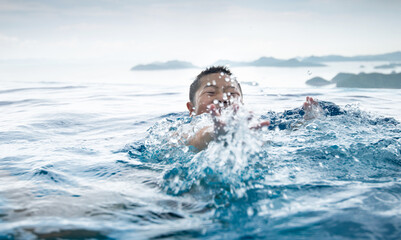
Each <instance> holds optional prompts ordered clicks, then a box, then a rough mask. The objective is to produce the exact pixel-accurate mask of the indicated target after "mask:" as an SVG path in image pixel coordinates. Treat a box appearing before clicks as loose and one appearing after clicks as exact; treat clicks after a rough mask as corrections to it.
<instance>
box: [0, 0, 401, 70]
mask: <svg viewBox="0 0 401 240" xmlns="http://www.w3.org/2000/svg"><path fill="white" fill-rule="evenodd" d="M399 12H401V1H385V2H382V1H378V0H365V1H362V0H353V1H345V0H340V1H334V0H324V1H318V0H300V1H289V0H287V1H281V2H276V1H261V0H253V1H247V2H242V1H226V0H224V1H202V2H201V1H191V2H189V1H184V0H176V1H169V2H165V1H161V0H150V1H146V2H144V1H128V0H100V1H95V0H86V1H77V0H60V1H51V0H38V1H27V0H13V1H11V0H0V19H1V23H0V52H1V56H0V60H10V59H51V60H88V61H91V60H95V61H126V62H130V63H131V64H132V65H135V64H140V63H151V62H155V61H168V60H174V59H177V60H182V61H189V62H192V63H193V64H195V65H206V64H210V63H213V62H215V61H217V60H219V59H230V60H233V61H239V60H240V61H249V60H255V59H257V58H260V57H262V56H272V57H275V58H281V59H288V58H293V57H307V56H310V55H315V56H322V55H332V54H335V55H343V56H355V55H372V54H383V53H390V52H395V51H400V50H401V45H400V42H401V30H399V26H400V25H401V18H400V17H399V16H398V15H399Z"/></svg>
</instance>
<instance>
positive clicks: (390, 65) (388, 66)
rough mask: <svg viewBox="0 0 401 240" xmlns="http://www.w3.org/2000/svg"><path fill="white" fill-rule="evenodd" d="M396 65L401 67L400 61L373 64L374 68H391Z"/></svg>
mask: <svg viewBox="0 0 401 240" xmlns="http://www.w3.org/2000/svg"><path fill="white" fill-rule="evenodd" d="M396 67H401V63H390V64H384V65H379V66H375V68H376V69H392V68H396Z"/></svg>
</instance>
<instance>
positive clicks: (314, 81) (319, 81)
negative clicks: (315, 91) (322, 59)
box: [306, 77, 333, 87]
mask: <svg viewBox="0 0 401 240" xmlns="http://www.w3.org/2000/svg"><path fill="white" fill-rule="evenodd" d="M306 84H308V85H311V86H316V87H321V86H326V85H330V84H333V83H332V82H330V81H327V80H326V79H323V78H321V77H314V78H311V79H309V80H308V81H306Z"/></svg>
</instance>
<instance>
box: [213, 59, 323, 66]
mask: <svg viewBox="0 0 401 240" xmlns="http://www.w3.org/2000/svg"><path fill="white" fill-rule="evenodd" d="M214 65H230V66H231V67H245V66H253V67H323V66H326V65H324V64H321V63H316V62H308V61H299V60H298V59H296V58H291V59H288V60H282V59H277V58H273V57H261V58H259V59H257V60H255V61H251V62H235V61H230V60H219V61H217V62H215V63H214Z"/></svg>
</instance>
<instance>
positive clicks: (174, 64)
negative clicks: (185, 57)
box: [131, 60, 197, 71]
mask: <svg viewBox="0 0 401 240" xmlns="http://www.w3.org/2000/svg"><path fill="white" fill-rule="evenodd" d="M185 68H197V66H195V65H193V64H192V63H190V62H184V61H178V60H172V61H168V62H154V63H150V64H139V65H136V66H134V67H132V68H131V71H142V70H148V71H152V70H168V69H185Z"/></svg>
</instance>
